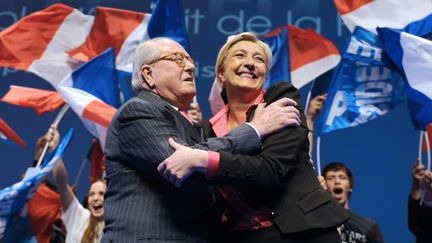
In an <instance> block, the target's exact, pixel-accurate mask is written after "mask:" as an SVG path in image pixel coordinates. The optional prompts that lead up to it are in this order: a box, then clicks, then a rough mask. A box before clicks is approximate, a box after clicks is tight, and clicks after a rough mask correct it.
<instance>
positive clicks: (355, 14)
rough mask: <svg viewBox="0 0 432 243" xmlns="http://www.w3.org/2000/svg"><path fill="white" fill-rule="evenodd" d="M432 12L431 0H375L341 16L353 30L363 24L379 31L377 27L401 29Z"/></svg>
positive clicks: (367, 27) (364, 26) (374, 30)
mask: <svg viewBox="0 0 432 243" xmlns="http://www.w3.org/2000/svg"><path fill="white" fill-rule="evenodd" d="M431 13H432V1H430V0H409V1H406V0H375V1H372V2H370V3H368V4H366V5H364V6H362V7H360V8H358V9H356V10H354V11H352V12H349V13H347V14H344V15H342V16H341V18H342V20H343V22H344V23H345V25H346V26H347V27H348V29H349V30H350V31H351V32H353V31H354V28H355V27H356V26H361V27H363V28H365V29H367V30H369V31H371V32H373V33H377V32H376V27H389V28H396V29H401V28H403V27H405V26H406V25H407V24H409V23H411V22H413V21H415V20H419V19H422V18H424V17H426V16H427V15H429V14H431Z"/></svg>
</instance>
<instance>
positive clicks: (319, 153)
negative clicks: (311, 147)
mask: <svg viewBox="0 0 432 243" xmlns="http://www.w3.org/2000/svg"><path fill="white" fill-rule="evenodd" d="M316 144H317V145H316V151H317V155H316V156H317V170H318V176H321V136H318V137H317V142H316Z"/></svg>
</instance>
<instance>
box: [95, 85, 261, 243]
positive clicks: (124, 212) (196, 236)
mask: <svg viewBox="0 0 432 243" xmlns="http://www.w3.org/2000/svg"><path fill="white" fill-rule="evenodd" d="M169 137H173V138H174V139H175V140H176V141H178V142H180V143H183V144H185V145H189V146H194V147H197V148H200V149H210V150H214V151H216V150H219V149H220V150H224V151H228V152H233V153H234V152H236V153H243V154H246V153H250V152H253V151H256V150H257V149H260V148H261V142H260V140H259V138H258V136H257V134H256V132H255V131H254V130H253V128H251V127H250V126H248V125H243V126H241V127H240V128H239V129H237V130H234V131H233V132H231V133H230V134H229V135H227V136H226V137H224V138H220V139H209V140H208V141H207V142H205V143H199V142H200V141H201V137H200V135H199V134H198V132H197V130H196V129H195V128H194V127H193V126H192V125H191V124H190V122H189V121H188V120H187V119H186V118H184V117H183V116H182V115H181V114H180V113H179V112H178V111H176V110H175V109H174V108H173V107H172V106H170V105H169V104H168V103H167V102H166V101H164V100H163V99H161V98H160V97H159V96H157V95H155V94H153V93H151V92H148V91H142V92H140V93H139V94H138V96H137V97H134V98H133V99H131V100H130V101H128V102H127V103H125V104H124V105H123V106H122V107H121V108H120V109H119V110H118V111H117V113H116V115H115V116H114V118H113V120H112V122H111V124H110V127H109V129H108V133H107V138H106V146H105V159H106V180H107V192H106V194H105V229H104V236H103V239H102V242H167V241H170V242H171V241H174V242H207V241H213V240H214V239H215V238H216V235H217V234H218V232H217V225H215V224H216V223H217V222H218V221H220V218H217V217H218V216H217V215H218V213H219V212H217V210H216V209H215V208H214V206H215V204H214V197H213V193H212V187H211V186H208V185H206V184H205V182H204V181H205V180H204V178H203V177H202V175H198V174H199V173H195V174H196V175H194V176H192V177H190V178H188V179H187V180H186V181H185V182H184V183H183V184H184V185H183V186H182V188H181V189H177V188H175V187H174V186H173V185H172V184H170V183H169V182H167V181H165V180H164V179H163V178H162V177H161V176H160V175H159V174H158V172H157V169H156V168H157V165H158V164H159V163H160V162H162V161H163V160H164V159H165V158H166V157H168V156H169V155H171V154H172V153H173V150H172V149H171V148H170V147H169V145H168V138H169ZM245 141H247V143H246V142H245ZM198 143H199V144H198Z"/></svg>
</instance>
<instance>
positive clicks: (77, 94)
mask: <svg viewBox="0 0 432 243" xmlns="http://www.w3.org/2000/svg"><path fill="white" fill-rule="evenodd" d="M56 88H57V90H58V91H59V93H60V94H61V95H62V97H63V98H64V100H65V101H66V103H67V104H68V105H69V106H70V107H71V108H72V110H73V111H74V112H75V113H76V114H77V115H78V116H79V117H81V118H82V119H81V120H82V121H83V123H84V126H85V127H86V129H87V130H88V131H89V132H90V133H91V134H92V135H93V136H95V137H96V138H98V139H99V141H100V143H101V146H102V148H103V147H104V145H105V137H106V131H107V128H108V126H109V123H110V122H111V119H112V117H113V115H114V113H115V112H116V111H117V109H116V107H119V106H120V97H119V90H118V81H117V75H116V69H115V64H114V50H113V48H110V49H108V50H107V51H105V52H104V53H102V54H101V55H99V56H98V57H96V58H94V59H92V60H90V61H89V62H87V63H86V64H84V65H82V66H81V67H79V68H78V69H77V70H75V71H74V72H73V73H72V74H70V75H68V76H67V77H66V78H65V79H64V80H63V81H62V82H61V83H60V84H59V85H58V86H57V87H56Z"/></svg>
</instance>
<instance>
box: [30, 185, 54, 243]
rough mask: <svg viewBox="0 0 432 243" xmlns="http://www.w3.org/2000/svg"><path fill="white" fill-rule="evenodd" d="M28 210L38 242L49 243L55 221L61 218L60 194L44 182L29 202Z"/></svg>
mask: <svg viewBox="0 0 432 243" xmlns="http://www.w3.org/2000/svg"><path fill="white" fill-rule="evenodd" d="M28 212H29V219H30V224H31V227H32V230H33V232H34V233H35V236H36V239H37V242H39V243H49V242H50V240H51V234H52V231H53V230H52V227H53V223H54V222H55V221H56V220H58V219H60V218H61V199H60V194H58V193H57V192H55V191H53V190H52V189H50V188H49V187H48V186H47V185H45V183H42V184H41V185H40V186H39V188H38V189H37V190H36V192H35V194H34V195H33V197H32V198H31V199H30V200H29V202H28Z"/></svg>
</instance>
